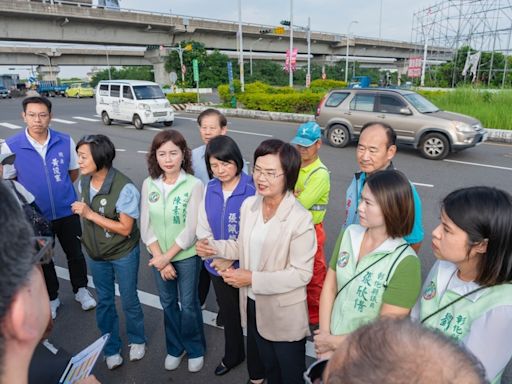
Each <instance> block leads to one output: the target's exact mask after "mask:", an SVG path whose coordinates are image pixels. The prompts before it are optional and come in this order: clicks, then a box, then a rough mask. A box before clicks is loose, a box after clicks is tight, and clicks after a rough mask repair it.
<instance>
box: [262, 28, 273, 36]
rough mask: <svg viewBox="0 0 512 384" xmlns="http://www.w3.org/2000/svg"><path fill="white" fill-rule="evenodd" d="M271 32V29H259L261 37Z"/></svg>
mask: <svg viewBox="0 0 512 384" xmlns="http://www.w3.org/2000/svg"><path fill="white" fill-rule="evenodd" d="M270 32H272V29H270V28H268V29H260V34H261V35H265V34H267V33H270Z"/></svg>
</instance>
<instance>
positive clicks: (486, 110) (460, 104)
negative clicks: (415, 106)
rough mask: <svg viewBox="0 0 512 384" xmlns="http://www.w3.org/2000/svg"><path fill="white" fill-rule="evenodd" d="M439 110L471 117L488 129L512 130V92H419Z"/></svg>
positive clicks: (464, 90)
mask: <svg viewBox="0 0 512 384" xmlns="http://www.w3.org/2000/svg"><path fill="white" fill-rule="evenodd" d="M419 93H421V94H422V95H423V96H425V97H426V98H428V99H429V100H430V101H432V102H433V103H434V104H435V105H437V106H438V107H439V108H441V109H443V110H446V111H451V112H458V113H462V114H464V115H469V116H473V117H475V118H477V119H478V120H480V121H481V122H482V124H483V126H484V127H486V128H498V129H510V130H512V113H511V111H512V91H510V90H505V91H496V92H489V91H479V90H475V89H472V88H458V89H456V90H455V91H452V92H442V91H419Z"/></svg>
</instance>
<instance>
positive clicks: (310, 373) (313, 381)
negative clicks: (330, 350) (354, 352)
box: [303, 359, 329, 384]
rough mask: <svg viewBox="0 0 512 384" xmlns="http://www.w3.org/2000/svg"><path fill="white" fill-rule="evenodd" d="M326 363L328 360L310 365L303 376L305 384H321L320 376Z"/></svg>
mask: <svg viewBox="0 0 512 384" xmlns="http://www.w3.org/2000/svg"><path fill="white" fill-rule="evenodd" d="M328 362H329V360H328V359H323V360H317V361H315V362H314V363H313V364H311V365H310V366H309V368H308V370H307V371H306V372H304V375H303V376H304V380H305V382H306V384H322V383H323V380H322V375H323V373H324V370H325V367H326V366H327V363H328Z"/></svg>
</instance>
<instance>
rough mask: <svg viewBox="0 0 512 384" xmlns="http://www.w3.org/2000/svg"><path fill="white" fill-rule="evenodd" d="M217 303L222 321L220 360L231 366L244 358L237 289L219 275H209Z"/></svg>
mask: <svg viewBox="0 0 512 384" xmlns="http://www.w3.org/2000/svg"><path fill="white" fill-rule="evenodd" d="M210 278H211V280H212V283H213V288H214V289H215V295H216V296H217V302H218V303H219V315H220V316H221V317H222V320H223V322H224V357H223V358H222V362H223V363H224V365H225V366H226V367H228V368H233V367H235V366H237V365H238V364H240V363H241V362H242V361H244V360H245V348H244V334H243V331H242V324H241V321H240V301H239V294H238V289H237V288H234V287H232V286H231V285H229V284H226V283H225V282H224V279H223V278H222V277H220V276H214V275H210Z"/></svg>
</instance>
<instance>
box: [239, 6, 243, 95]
mask: <svg viewBox="0 0 512 384" xmlns="http://www.w3.org/2000/svg"><path fill="white" fill-rule="evenodd" d="M238 39H239V40H238V45H239V48H240V51H239V53H238V64H239V66H240V91H241V92H245V81H244V43H243V38H242V0H238Z"/></svg>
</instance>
